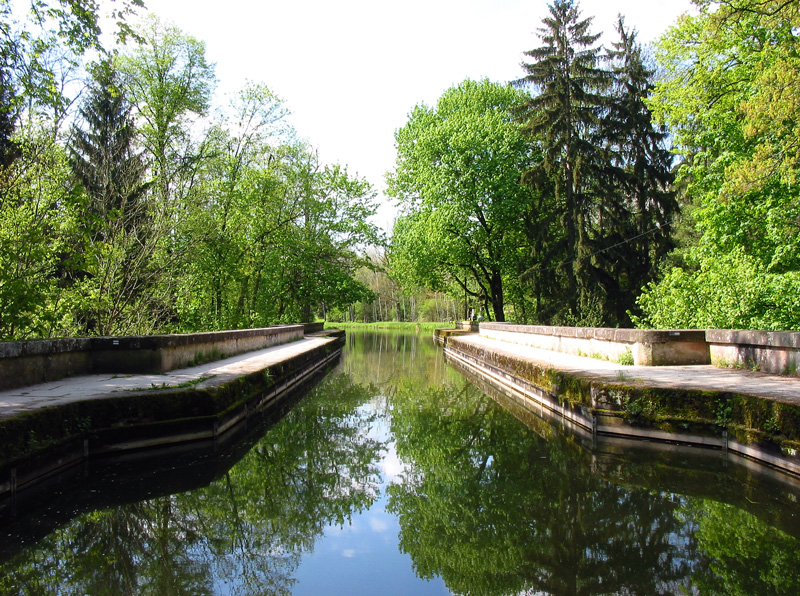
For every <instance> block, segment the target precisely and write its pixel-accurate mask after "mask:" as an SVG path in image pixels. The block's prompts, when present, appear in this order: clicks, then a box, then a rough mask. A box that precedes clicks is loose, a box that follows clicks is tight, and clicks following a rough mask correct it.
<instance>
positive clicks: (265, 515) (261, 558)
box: [0, 333, 800, 596]
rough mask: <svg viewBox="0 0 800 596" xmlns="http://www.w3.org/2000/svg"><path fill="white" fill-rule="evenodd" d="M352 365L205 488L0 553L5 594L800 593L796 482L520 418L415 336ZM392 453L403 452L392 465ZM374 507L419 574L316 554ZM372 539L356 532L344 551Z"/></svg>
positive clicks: (358, 355)
mask: <svg viewBox="0 0 800 596" xmlns="http://www.w3.org/2000/svg"><path fill="white" fill-rule="evenodd" d="M339 370H340V371H344V372H343V373H342V372H339V373H336V374H331V375H329V376H328V377H327V378H326V379H325V380H324V381H323V382H322V383H321V384H320V385H319V386H318V387H317V388H316V389H315V390H313V391H312V392H311V394H310V395H308V396H307V397H306V398H305V399H303V400H302V401H301V402H300V404H299V405H298V406H297V407H296V408H295V409H294V410H292V411H291V412H290V413H289V414H288V415H287V416H286V417H285V418H284V419H283V420H281V421H280V422H279V423H277V424H276V425H275V426H273V427H272V428H271V429H270V430H269V431H268V432H267V433H266V434H265V435H264V437H263V438H261V439H260V440H259V441H258V442H257V443H256V444H255V446H254V447H253V448H252V449H251V450H250V451H249V452H248V453H247V455H246V456H244V457H243V459H242V460H241V461H240V462H239V463H237V464H236V465H235V466H233V467H231V468H230V469H228V470H227V472H222V471H221V470H225V469H226V468H227V466H228V464H225V465H224V466H223V465H220V466H219V468H217V471H216V472H215V475H209V476H208V478H211V477H215V478H217V479H216V480H214V481H213V482H211V484H209V485H207V486H204V487H203V488H199V489H195V490H191V491H186V490H185V489H184V488H180V489H176V490H184V491H185V492H176V494H173V495H171V496H163V497H158V498H151V499H148V500H144V501H141V502H137V503H132V504H127V505H121V506H118V507H109V508H103V509H98V510H96V511H92V512H90V513H86V514H81V515H80V516H79V517H76V518H75V519H74V520H72V521H69V522H66V523H64V524H63V525H62V526H61V527H60V528H59V529H57V530H56V531H54V532H50V533H49V534H48V535H47V536H46V537H45V538H43V539H42V540H39V541H38V542H37V543H36V544H35V545H32V546H28V547H22V548H21V549H20V550H19V551H18V552H16V554H14V555H8V554H7V553H12V552H15V551H13V550H12V549H8V548H3V549H0V561H2V557H4V556H5V557H8V556H11V558H10V559H9V558H7V559H6V560H5V561H2V562H0V594H68V595H72V594H91V595H92V596H94V595H106V594H108V595H112V594H113V595H119V594H131V595H133V594H153V595H155V594H158V595H159V596H160V595H173V594H197V595H203V594H237V595H255V594H259V595H288V594H292V593H296V592H300V591H303V589H304V587H303V586H304V581H306V578H308V577H309V575H313V574H314V573H317V574H319V576H320V577H321V581H320V582H319V584H320V585H325V582H328V584H329V585H330V587H331V590H334V591H335V593H337V594H349V593H351V592H352V590H349V587H348V586H349V585H356V584H358V585H361V584H365V583H366V578H367V575H369V574H370V573H371V575H370V579H371V580H372V579H374V578H375V576H376V575H378V576H380V577H379V578H378V579H379V580H380V581H383V584H382V585H384V586H386V589H387V593H393V594H413V595H415V596H416V595H418V594H420V593H422V592H423V591H425V590H427V593H437V594H438V593H441V591H442V590H444V589H445V587H444V586H442V585H441V583H442V582H444V584H445V585H446V589H447V590H449V591H450V592H451V593H453V594H462V595H471V596H512V595H515V596H516V595H520V594H528V595H533V594H536V595H537V596H538V595H540V594H541V595H544V594H554V595H559V596H560V595H578V594H586V595H589V594H623V595H627V594H641V595H648V596H649V595H654V594H681V593H688V594H700V595H709V596H711V595H715V596H716V595H742V596H744V595H751V594H758V595H793V596H794V595H796V594H798V593H800V579H798V578H799V577H800V574H798V573H797V569H800V541H799V540H798V537H800V524H798V523H796V522H794V521H793V520H795V519H796V516H798V515H800V510H799V509H798V505H797V497H798V496H800V495H797V494H794V493H793V492H792V490H793V488H792V487H793V486H797V484H795V485H792V484H791V483H781V484H780V487H781V488H780V491H782V492H781V497H780V498H777V497H775V494H774V493H775V492H777V491H775V490H773V489H775V488H776V485H771V484H768V483H767V484H759V482H760V481H759V480H758V478H757V477H756V476H757V475H753V476H752V477H751V476H748V475H747V474H749V472H746V473H742V469H741V468H735V467H734V466H731V468H732V469H729V470H726V469H725V467H724V466H715V465H710V464H708V463H707V462H706V464H703V465H702V466H699V465H698V458H697V456H696V455H686V454H685V453H682V454H680V455H679V456H676V455H674V454H672V453H671V452H666V451H657V452H656V451H651V450H637V451H636V452H631V451H628V452H624V451H622V452H621V451H619V450H616V451H613V452H611V451H606V452H602V453H600V452H598V451H597V450H592V449H589V448H587V446H586V445H585V444H582V443H581V441H580V438H579V437H577V436H575V435H573V434H571V433H570V432H569V431H568V430H565V429H563V428H562V427H560V426H559V425H557V424H556V425H553V424H551V423H550V422H547V421H545V420H542V419H536V420H533V419H531V416H532V414H530V413H527V417H526V416H523V415H521V414H520V412H518V411H517V415H519V416H520V418H522V419H524V420H525V421H526V422H525V424H522V423H521V422H520V420H518V419H517V418H515V417H514V416H513V415H512V414H510V413H509V411H508V410H507V409H505V408H503V407H501V406H500V405H499V404H498V403H496V402H495V401H493V400H492V399H490V398H489V397H487V396H486V395H485V394H484V393H482V392H481V391H480V390H478V389H477V388H476V387H475V386H474V385H472V384H471V383H470V382H468V381H467V380H466V379H464V378H463V377H461V376H460V375H459V373H458V372H456V371H455V370H454V369H452V368H450V367H448V366H446V365H445V364H444V360H443V359H442V358H441V356H440V354H438V353H437V350H436V348H435V347H434V346H433V344H432V343H431V342H430V341H429V340H428V339H427V338H423V337H421V336H418V335H398V334H392V333H382V334H348V352H347V354H346V356H345V358H344V360H343V362H342V365H341V368H340V369H339ZM498 399H499V398H498ZM388 457H392V458H399V460H400V461H399V462H398V461H396V460H392V466H390V467H391V468H392V470H393V471H392V473H391V474H388V475H384V476H382V475H381V473H380V471H379V469H380V466H381V465H385V464H386V463H387V462H386V461H385V460H382V458H388ZM676 457H678V459H674V458H676ZM671 458H672V459H671ZM214 461H216V460H214ZM715 461H716V460H715ZM215 465H219V464H218V463H217V464H215ZM733 468H735V470H734V469H733ZM193 469H194V470H196V469H197V468H196V467H195V468H193ZM387 469H388V468H387ZM399 470H402V471H401V472H400V475H399V476H397V477H396V479H395V480H394V482H393V483H391V484H388V487H387V488H386V489H385V490H386V493H388V496H387V495H385V494H384V495H379V493H380V492H382V488H383V487H384V486H387V483H390V482H392V478H395V475H396V474H397V473H398V471H399ZM736 470H738V471H736ZM195 474H197V473H196V472H195ZM205 477H206V476H204V478H205ZM199 483H200V482H196V484H199ZM178 485H179V486H181V487H183V486H185V485H184V484H181V483H179V484H178ZM186 485H188V483H187V484H186ZM126 486H129V485H126ZM164 492H165V493H166V492H168V491H166V490H165V491H164ZM128 500H133V496H131V497H129V499H128ZM387 500H388V505H387V507H388V510H389V511H390V512H392V513H394V514H395V515H396V517H397V524H398V525H395V520H393V519H391V518H390V517H389V516H386V515H385V512H384V511H383V509H382V508H383V506H384V504H386V503H387ZM122 501H123V502H124V501H125V500H124V499H123V500H122ZM722 501H726V503H723V502H722ZM373 505H374V507H373ZM56 507H58V505H56ZM370 507H373V508H372V509H371V510H369V512H368V511H367V510H368V509H370ZM379 509H380V511H379V512H378V513H380V514H381V515H384V516H385V517H381V521H382V523H383V522H384V521H385V524H384V525H385V528H384V533H382V534H380V539H381V540H383V539H384V538H386V539H387V540H391V539H392V538H394V536H395V531H388V530H386V528H392V529H394V528H397V530H396V531H397V532H399V537H398V545H399V551H402V553H407V555H408V556H410V558H411V561H412V564H413V568H414V571H415V572H416V574H417V576H419V577H416V576H415V575H414V574H413V573H412V572H411V571H410V570H409V569H408V559H407V556H405V555H403V554H401V552H398V550H396V549H395V547H394V544H389V545H388V546H387V547H386V548H385V549H384V550H378V549H375V550H374V551H373V554H374V553H375V552H379V556H380V557H384V559H391V557H392V556H393V555H394V556H396V557H397V558H396V559H392V563H391V564H389V563H387V562H386V561H384V560H378V559H376V558H372V559H366V558H365V559H363V560H370V561H372V563H373V565H374V566H375V567H376V568H378V569H377V570H376V569H365V567H366V565H365V564H364V563H363V562H362V563H360V565H361V567H359V561H358V559H347V561H348V563H347V567H346V569H347V570H348V571H347V572H345V571H342V569H344V568H345V563H344V562H343V561H344V559H341V558H340V559H334V558H328V559H327V561H328V562H329V563H330V565H329V566H328V567H324V566H323V567H313V564H311V563H309V567H306V564H307V562H308V561H309V560H311V559H314V558H316V557H318V558H320V559H323V558H324V557H323V556H322V554H323V553H324V552H330V549H327V545H328V544H329V543H325V544H326V546H325V547H323V546H321V539H322V537H323V536H324V535H325V538H326V539H327V535H326V532H328V531H330V529H331V526H334V527H336V526H341V525H344V524H347V523H348V522H349V521H350V520H351V519H352V520H353V527H354V528H357V527H361V528H364V527H368V523H367V522H368V520H367V518H366V517H361V514H364V516H369V515H372V516H374V515H375V514H376V511H377V510H379ZM754 514H755V515H754ZM387 520H388V521H387ZM770 522H771V523H773V525H770ZM359 524H360V526H359ZM774 526H777V527H780V528H783V529H784V530H786V531H785V532H784V531H781V530H780V529H777V528H776V527H774ZM42 533H43V532H42ZM365 534H366V532H365ZM389 534H391V536H389ZM0 536H4V535H3V534H2V533H0ZM0 539H1V538H0ZM340 539H341V537H340ZM365 539H366V538H364V537H363V536H362V535H361V534H359V533H358V532H356V531H353V532H351V533H349V534H348V540H353V541H354V542H353V543H352V544H351V543H348V544H347V547H348V548H349V547H351V546H353V547H354V548H353V551H356V550H359V548H360V547H361V546H362V545H363V543H358V544H356V543H355V541H356V540H365ZM342 540H343V539H342ZM339 544H340V545H341V544H342V543H339ZM355 547H358V548H355ZM315 548H316V550H317V551H318V552H317V553H315V554H314V557H308V556H307V555H308V554H309V553H311V552H312V551H314V550H315ZM326 549H327V550H326ZM367 550H369V545H366V546H365V547H364V548H363V549H361V551H364V552H366V551H367ZM337 556H338V555H337ZM359 556H360V555H359ZM308 569H313V570H312V571H309V572H308V573H306V574H305V575H304V572H305V571H306V570H308ZM320 569H321V571H320ZM389 569H392V570H397V569H400V572H397V573H396V575H394V576H391V577H388V576H387V574H388V573H389V572H388V571H387V570H389ZM337 572H338V573H340V574H344V573H352V574H353V575H355V577H354V578H347V579H350V580H351V581H350V584H345V582H344V578H342V577H329V574H335V573H337ZM401 576H402V577H401ZM298 577H299V578H300V580H299V581H298V580H297V578H298ZM398 578H399V579H398ZM419 578H422V579H423V580H426V579H432V578H441V579H437V581H436V582H425V581H421V580H420V579H419ZM317 579H319V578H317ZM306 585H314V586H316V585H317V584H314V583H313V582H312V583H311V584H306ZM306 589H307V588H306ZM437 590H438V591H437Z"/></svg>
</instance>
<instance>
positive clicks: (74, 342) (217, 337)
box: [0, 325, 303, 358]
mask: <svg viewBox="0 0 800 596" xmlns="http://www.w3.org/2000/svg"><path fill="white" fill-rule="evenodd" d="M296 330H300V331H301V332H302V330H303V325H280V326H275V327H262V328H259V329H236V330H232V331H208V332H203V333H176V334H171V335H128V336H120V337H68V338H58V339H29V340H19V341H3V342H0V358H19V357H22V356H46V355H49V354H63V353H66V352H84V351H89V350H109V349H123V350H124V349H129V350H131V349H151V350H157V349H159V348H174V347H178V346H188V345H197V344H205V343H213V342H222V341H230V340H236V339H243V338H248V337H260V336H269V335H275V334H278V333H284V332H286V331H296Z"/></svg>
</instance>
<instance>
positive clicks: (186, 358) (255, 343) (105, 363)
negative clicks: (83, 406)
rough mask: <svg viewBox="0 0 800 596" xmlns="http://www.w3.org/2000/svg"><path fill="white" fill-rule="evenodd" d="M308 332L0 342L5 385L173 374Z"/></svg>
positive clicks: (292, 328)
mask: <svg viewBox="0 0 800 596" xmlns="http://www.w3.org/2000/svg"><path fill="white" fill-rule="evenodd" d="M306 331H309V332H310V331H316V328H314V327H311V326H304V325H277V326H274V327H264V328H259V329H239V330H232V331H212V332H207V333H184V334H174V335H149V336H125V337H92V338H64V339H39V340H27V341H11V342H0V389H12V388H15V387H22V386H25V385H33V384H37V383H45V382H49V381H56V380H58V379H62V378H65V377H70V376H79V375H87V374H93V373H122V374H127V373H147V372H155V373H161V372H167V371H169V370H174V369H176V368H181V367H183V366H187V365H189V364H190V363H197V364H199V363H200V362H206V361H209V360H214V359H219V358H221V357H226V356H235V355H237V354H241V353H243V352H247V351H250V350H256V349H261V348H266V347H270V346H273V345H277V344H279V343H286V342H289V341H294V340H297V339H300V338H302V337H303V334H304V332H306Z"/></svg>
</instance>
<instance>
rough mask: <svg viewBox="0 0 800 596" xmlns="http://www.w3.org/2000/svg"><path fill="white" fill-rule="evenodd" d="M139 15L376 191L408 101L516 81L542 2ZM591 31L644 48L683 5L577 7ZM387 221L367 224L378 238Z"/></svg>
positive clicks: (353, 4) (179, 9)
mask: <svg viewBox="0 0 800 596" xmlns="http://www.w3.org/2000/svg"><path fill="white" fill-rule="evenodd" d="M146 4H147V6H148V8H149V10H150V11H151V12H154V13H155V14H157V15H159V16H160V17H162V18H164V19H167V20H169V21H172V22H173V23H174V24H175V25H177V26H178V27H180V28H181V29H182V30H183V31H185V32H186V33H189V34H190V35H193V36H194V37H196V38H198V39H200V40H202V41H205V42H206V55H207V57H208V59H209V60H210V61H211V62H214V63H216V74H217V78H218V79H219V88H218V93H225V92H235V91H236V90H237V89H239V88H240V87H241V85H242V84H243V83H244V81H245V80H247V79H250V80H252V81H256V82H264V83H266V84H267V85H268V86H269V87H270V89H272V90H273V92H275V93H276V94H278V95H279V96H280V97H282V98H283V99H284V100H286V103H287V105H288V108H289V109H290V110H291V112H292V120H291V121H292V124H293V125H294V127H295V129H296V130H297V132H298V134H299V135H300V136H301V137H303V138H306V139H308V140H309V141H310V143H311V144H312V145H313V146H314V147H316V148H317V149H318V150H319V152H320V156H321V157H322V159H323V161H325V162H328V163H333V162H339V163H341V164H346V165H347V166H348V167H349V169H350V171H351V172H357V173H358V174H359V175H361V176H363V177H365V178H367V179H368V180H369V181H370V182H371V183H372V184H373V185H374V186H375V187H376V189H377V190H378V191H379V192H380V191H382V190H383V188H384V178H383V177H384V173H385V172H386V171H388V170H391V169H392V168H393V166H394V157H395V153H394V131H395V130H396V129H397V128H400V127H401V126H403V125H404V124H405V122H406V119H407V116H408V113H409V112H410V111H411V109H412V108H413V107H414V106H415V105H416V104H418V103H420V102H425V103H428V104H433V103H435V102H436V100H437V99H438V97H439V96H440V95H441V94H442V92H443V91H445V90H446V89H447V88H448V87H450V86H452V85H455V84H458V83H460V82H461V81H463V80H464V79H466V78H471V79H480V78H483V77H488V78H489V79H491V80H493V81H498V82H507V81H509V80H513V79H517V78H520V77H521V76H522V74H523V73H522V70H521V68H520V62H521V60H522V57H523V56H522V52H523V51H525V50H529V49H532V48H534V47H536V46H537V45H538V44H539V40H538V38H537V37H536V35H535V31H536V29H537V27H539V26H540V25H541V20H542V17H544V16H545V15H546V14H547V13H548V9H547V2H545V0H399V1H398V0H393V1H382V0H261V1H255V2H254V1H253V0H223V1H222V2H220V1H219V0H214V1H213V2H212V1H210V0H146ZM580 7H581V10H582V12H583V16H585V17H586V16H594V17H595V19H594V30H595V31H596V32H600V31H603V32H605V33H606V34H607V35H611V34H612V33H613V26H614V21H615V20H616V15H617V13H622V14H623V15H624V16H625V22H626V24H627V25H628V26H629V27H635V28H636V29H638V30H639V39H640V41H643V42H649V41H652V40H654V39H656V38H657V37H658V36H659V35H661V33H663V32H664V31H665V30H666V29H667V28H668V27H669V26H670V25H672V24H673V23H675V20H676V19H677V17H678V15H680V14H681V13H683V12H686V11H688V10H689V9H690V1H689V0H669V1H665V0H618V1H617V2H613V3H612V2H608V1H605V2H604V1H603V0H583V1H582V2H580ZM393 216H394V210H393V209H391V208H388V207H385V208H382V209H381V210H380V212H379V215H378V218H377V221H376V223H378V224H379V225H381V226H382V227H384V228H386V229H389V228H390V227H391V223H392V218H393Z"/></svg>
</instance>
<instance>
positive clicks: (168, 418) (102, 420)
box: [0, 325, 345, 497]
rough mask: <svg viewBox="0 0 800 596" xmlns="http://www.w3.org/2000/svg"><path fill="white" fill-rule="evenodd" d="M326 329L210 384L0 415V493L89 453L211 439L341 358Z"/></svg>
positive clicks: (334, 333) (335, 336)
mask: <svg viewBox="0 0 800 596" xmlns="http://www.w3.org/2000/svg"><path fill="white" fill-rule="evenodd" d="M297 327H299V328H300V330H301V331H302V328H303V327H302V325H300V326H297ZM319 335H320V336H321V335H323V334H319ZM324 335H326V336H327V338H325V337H319V339H318V341H317V342H316V344H315V345H314V346H313V347H310V348H308V349H304V350H302V351H300V352H299V353H296V354H294V355H292V356H290V357H286V358H284V359H282V360H281V361H279V362H276V363H274V364H272V365H269V366H267V367H266V368H261V369H259V370H256V371H254V372H248V373H246V374H242V375H240V376H237V377H235V378H233V379H231V380H228V381H225V382H221V383H211V384H210V385H209V386H207V387H203V386H202V385H192V384H190V385H188V386H185V387H166V388H153V389H146V390H139V391H129V392H123V393H120V392H114V393H110V394H109V395H108V396H105V397H95V398H92V399H86V400H79V401H73V402H70V403H63V404H58V405H54V406H50V407H43V408H38V409H34V410H32V411H30V412H27V413H25V414H21V415H17V416H13V417H7V418H0V437H2V441H0V497H2V496H3V495H4V494H6V495H7V494H15V493H16V492H17V491H18V490H20V489H21V488H23V487H25V486H28V485H32V484H34V483H38V482H41V481H42V480H44V479H46V478H48V477H50V476H52V475H54V474H57V473H59V472H60V471H61V470H64V469H66V468H68V467H70V466H73V465H75V464H77V463H80V462H81V461H83V460H86V459H88V458H89V457H92V456H98V455H109V454H115V453H124V452H126V451H130V450H139V449H149V448H153V447H160V446H169V445H177V444H183V443H192V442H197V441H209V440H210V441H216V440H217V439H218V438H220V437H221V436H222V435H224V434H225V433H227V432H228V431H230V430H231V429H232V428H233V427H235V426H236V425H237V424H238V423H240V422H242V421H244V420H246V419H247V418H249V417H250V416H252V415H254V414H256V413H259V412H263V411H267V410H269V409H271V408H272V407H273V406H274V405H276V404H277V403H279V402H280V401H282V400H283V399H284V397H286V396H287V395H290V394H291V393H292V392H293V391H294V390H295V389H296V388H297V387H299V386H300V385H301V384H302V383H304V382H306V381H307V380H309V379H311V378H313V377H314V376H315V375H316V373H317V372H319V371H322V370H324V369H326V368H327V367H328V366H329V365H332V364H333V363H335V362H336V361H338V359H339V357H340V355H341V350H342V346H343V345H344V337H345V334H344V332H343V331H339V330H335V329H334V330H327V331H326V332H325V334H324ZM212 381H213V379H212Z"/></svg>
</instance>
